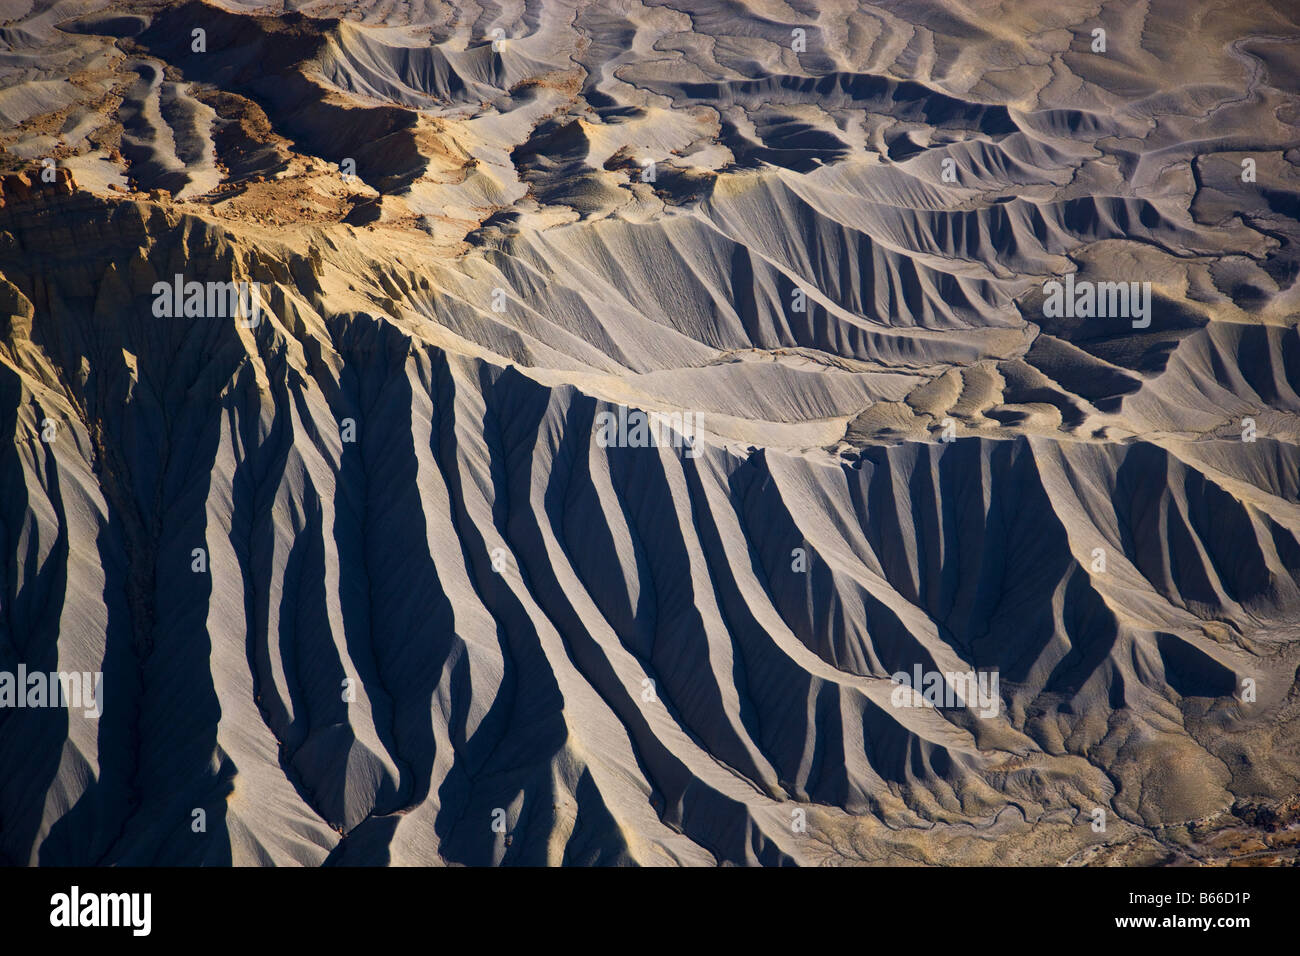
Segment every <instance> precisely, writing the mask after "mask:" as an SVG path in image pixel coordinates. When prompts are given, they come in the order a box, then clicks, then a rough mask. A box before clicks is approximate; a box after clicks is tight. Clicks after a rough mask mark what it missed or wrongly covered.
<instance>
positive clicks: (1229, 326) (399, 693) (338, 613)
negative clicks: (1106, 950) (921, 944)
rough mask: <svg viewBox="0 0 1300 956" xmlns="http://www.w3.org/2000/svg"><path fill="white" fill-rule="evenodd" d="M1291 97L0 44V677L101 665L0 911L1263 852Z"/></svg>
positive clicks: (1279, 847) (582, 9)
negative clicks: (204, 895)
mask: <svg viewBox="0 0 1300 956" xmlns="http://www.w3.org/2000/svg"><path fill="white" fill-rule="evenodd" d="M1298 89H1300V7H1297V6H1296V5H1295V4H1294V3H1291V2H1287V0H1275V2H1272V3H1267V2H1260V0H1237V2H1231V3H1228V2H1211V0H1151V2H1143V3H1131V2H1126V0H1123V2H1122V0H1114V2H1111V0H1101V2H1078V0H1015V2H1012V0H1007V2H1002V3H999V2H994V0H987V2H981V0H972V2H956V0H926V2H918V0H899V2H888V3H885V2H882V3H880V4H878V5H875V4H870V3H855V2H843V0H788V2H785V0H599V2H595V0H592V2H588V0H503V2H491V0H480V2H477V3H476V2H473V0H449V2H437V0H357V2H343V0H338V2H333V0H304V2H280V0H274V2H271V0H267V2H259V0H220V2H218V0H187V2H179V3H173V2H161V0H139V2H123V0H116V2H109V0H0V148H2V149H0V167H2V171H3V173H4V178H3V180H0V188H2V195H0V588H2V590H0V672H3V673H13V674H17V673H18V672H19V669H20V668H22V669H24V671H25V672H28V673H30V672H42V673H51V672H69V673H71V672H75V673H78V674H87V675H89V674H100V675H102V685H101V691H100V695H99V700H98V704H99V708H100V710H101V713H100V714H99V716H98V717H88V716H86V715H85V714H84V713H83V711H82V710H81V709H74V708H71V707H59V706H42V705H41V704H40V703H39V702H35V701H33V700H32V699H31V698H30V697H28V698H27V699H26V701H25V705H24V706H18V705H17V703H16V699H15V700H10V701H6V699H5V698H4V697H3V696H2V695H3V692H4V686H3V684H0V863H6V864H10V865H29V864H42V865H51V864H54V865H58V864H82V865H108V864H119V865H142V864H182V865H190V864H214V865H220V864H236V865H263V864H266V865H269V864H277V865H305V866H316V865H322V864H394V865H441V864H452V865H455V864H470V865H490V864H506V865H509V864H531V865H538V864H553V865H558V864H643V865H675V864H679V865H716V864H742V865H743V864H762V865H769V864H771V865H782V864H799V865H828V864H829V865H845V864H862V863H874V864H981V863H996V864H1071V865H1080V864H1103V865H1105V864H1125V865H1156V864H1179V863H1209V864H1228V863H1232V864H1273V863H1292V862H1295V860H1296V856H1297V847H1298V846H1300V723H1298V722H1297V721H1298V719H1300V694H1298V693H1297V686H1296V679H1297V668H1300V503H1298V502H1300V451H1297V440H1298V438H1300V395H1298V394H1297V392H1298V391H1300V341H1298V335H1300V333H1298V331H1297V323H1298V321H1300V285H1298V284H1297V274H1298V273H1300V223H1298V222H1297V220H1298V219H1300V99H1298V98H1297V90H1298ZM1067 277H1068V280H1067ZM227 283H235V284H236V286H238V284H240V283H246V284H247V285H245V286H242V288H244V289H251V297H252V298H251V301H252V305H253V307H254V308H253V314H252V315H251V316H250V314H249V309H248V308H247V303H246V307H245V308H244V309H243V310H240V311H238V312H236V310H235V309H234V308H233V307H232V308H223V307H222V306H223V303H224V300H223V299H222V295H221V294H220V293H219V294H217V295H213V293H212V290H213V289H214V288H215V289H218V290H220V289H224V288H227V286H226V284H227ZM1111 283H1123V284H1124V285H1123V286H1122V287H1121V286H1114V285H1101V284H1111ZM191 284H196V285H195V286H194V288H197V289H199V290H200V292H199V293H198V294H196V295H195V296H193V297H191V296H190V294H189V292H188V291H187V290H188V289H189V288H190V285H191ZM1062 288H1065V289H1066V290H1067V292H1066V294H1065V295H1064V296H1063V295H1062V294H1061V289H1062ZM1085 289H1086V290H1088V291H1087V295H1086V299H1085V296H1084V295H1083V294H1082V293H1080V294H1079V296H1078V298H1077V299H1076V297H1075V293H1076V291H1077V290H1085ZM1094 290H1100V291H1099V292H1098V294H1097V295H1095V296H1094V295H1093V291H1094ZM1106 290H1109V291H1106ZM1117 290H1120V291H1123V292H1125V293H1128V292H1130V291H1131V293H1132V294H1131V296H1128V297H1127V299H1125V300H1121V298H1120V296H1119V294H1118V291H1117ZM173 292H174V293H175V294H173ZM1063 298H1064V299H1067V300H1068V301H1066V302H1065V303H1064V304H1062V300H1063ZM646 416H648V417H646ZM610 422H614V423H615V427H613V428H611V427H609V423H610ZM647 422H648V423H650V424H652V425H653V426H654V427H653V428H647V427H646V424H647ZM647 434H649V435H650V436H651V437H650V438H649V439H648V440H647ZM900 674H902V675H909V676H910V675H914V674H916V675H921V674H927V675H928V674H938V675H948V676H945V677H944V678H943V679H944V680H945V682H946V685H945V688H944V693H942V694H940V695H939V699H938V701H937V705H936V701H934V700H929V699H926V698H925V697H924V696H923V695H922V694H921V693H913V692H912V690H911V689H910V688H909V687H908V686H907V685H906V684H905V683H900V680H899V677H898V676H897V675H900ZM962 674H969V675H972V676H978V677H979V679H980V680H984V679H985V678H989V680H990V681H991V693H990V694H988V695H987V696H986V695H984V694H980V695H968V696H966V698H965V699H961V698H960V695H958V699H955V700H954V699H953V695H952V694H951V693H949V691H951V683H952V681H951V675H962ZM978 686H980V687H985V686H986V685H985V684H979V685H978ZM19 690H20V691H21V687H20V688H19ZM916 690H917V691H918V692H919V691H920V690H921V688H920V687H919V686H918V687H917V688H916ZM900 691H902V693H900Z"/></svg>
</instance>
